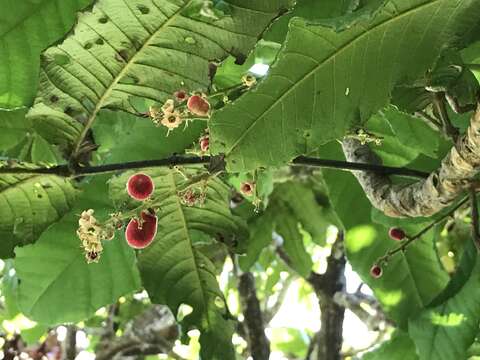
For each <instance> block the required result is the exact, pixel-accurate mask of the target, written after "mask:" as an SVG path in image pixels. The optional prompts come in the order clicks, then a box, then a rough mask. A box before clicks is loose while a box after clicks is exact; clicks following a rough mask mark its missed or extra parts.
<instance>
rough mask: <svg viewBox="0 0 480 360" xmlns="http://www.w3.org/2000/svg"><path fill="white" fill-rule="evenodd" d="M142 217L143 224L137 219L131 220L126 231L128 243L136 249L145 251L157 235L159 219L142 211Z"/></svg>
mask: <svg viewBox="0 0 480 360" xmlns="http://www.w3.org/2000/svg"><path fill="white" fill-rule="evenodd" d="M141 216H142V221H141V224H140V223H139V221H138V220H137V219H131V220H130V222H129V223H128V225H127V229H126V230H125V238H126V239H127V243H128V245H130V246H131V247H132V248H134V249H145V248H146V247H147V246H148V245H150V244H151V243H152V241H153V239H155V235H157V222H158V219H157V217H156V216H155V215H153V214H150V213H148V212H146V211H142V214H141Z"/></svg>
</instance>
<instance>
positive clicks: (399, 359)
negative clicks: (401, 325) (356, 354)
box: [362, 331, 418, 360]
mask: <svg viewBox="0 0 480 360" xmlns="http://www.w3.org/2000/svg"><path fill="white" fill-rule="evenodd" d="M362 359H363V360H384V359H389V360H418V355H417V353H416V351H415V344H414V343H413V341H412V339H411V338H410V337H409V336H408V334H407V333H405V332H403V331H396V332H395V333H394V334H393V335H392V337H391V338H390V340H388V341H386V342H384V343H383V344H382V345H380V346H379V347H378V348H376V349H375V350H372V351H369V352H367V353H366V354H365V355H363V356H362Z"/></svg>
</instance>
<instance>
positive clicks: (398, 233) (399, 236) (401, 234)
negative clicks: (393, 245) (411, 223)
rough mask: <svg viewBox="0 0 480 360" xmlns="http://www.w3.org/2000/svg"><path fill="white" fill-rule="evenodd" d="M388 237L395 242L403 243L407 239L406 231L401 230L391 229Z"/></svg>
mask: <svg viewBox="0 0 480 360" xmlns="http://www.w3.org/2000/svg"><path fill="white" fill-rule="evenodd" d="M388 236H390V237H391V238H392V239H393V240H397V241H401V240H403V239H405V238H406V237H407V234H405V231H403V230H402V229H400V228H390V230H389V231H388Z"/></svg>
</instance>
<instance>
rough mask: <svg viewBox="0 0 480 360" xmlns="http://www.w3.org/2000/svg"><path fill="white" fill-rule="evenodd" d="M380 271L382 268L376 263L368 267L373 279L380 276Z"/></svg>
mask: <svg viewBox="0 0 480 360" xmlns="http://www.w3.org/2000/svg"><path fill="white" fill-rule="evenodd" d="M382 272H383V271H382V268H381V267H380V266H379V265H377V264H373V266H372V267H371V269H370V275H371V276H372V277H373V278H375V279H378V278H379V277H380V276H382Z"/></svg>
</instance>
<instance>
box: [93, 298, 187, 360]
mask: <svg viewBox="0 0 480 360" xmlns="http://www.w3.org/2000/svg"><path fill="white" fill-rule="evenodd" d="M177 337H178V326H177V324H176V322H175V318H174V317H173V315H172V314H171V313H170V311H169V310H168V308H167V307H166V306H163V305H154V306H152V307H151V308H149V309H148V310H146V311H145V312H143V313H142V314H140V315H138V316H137V317H135V318H134V319H133V320H132V321H131V322H130V323H129V324H128V325H127V326H126V328H125V332H124V334H123V336H121V337H116V338H111V337H106V338H105V339H103V341H102V342H101V343H100V344H99V346H98V348H97V351H96V359H97V360H112V359H113V360H116V359H126V358H128V357H130V356H133V357H134V356H136V355H153V354H160V353H163V354H168V353H169V352H170V351H171V349H172V348H173V346H174V344H175V340H176V339H177Z"/></svg>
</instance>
